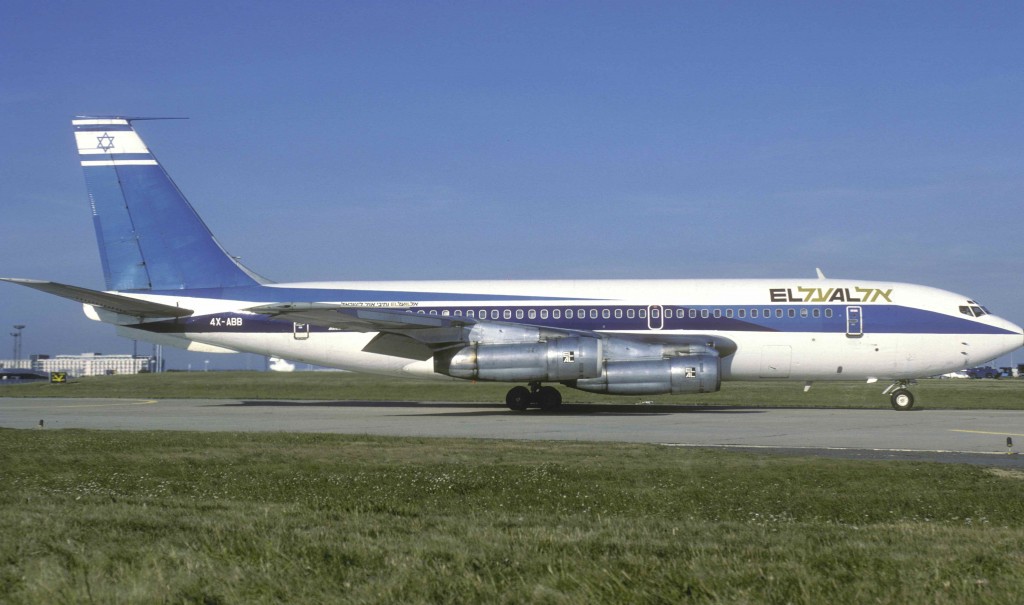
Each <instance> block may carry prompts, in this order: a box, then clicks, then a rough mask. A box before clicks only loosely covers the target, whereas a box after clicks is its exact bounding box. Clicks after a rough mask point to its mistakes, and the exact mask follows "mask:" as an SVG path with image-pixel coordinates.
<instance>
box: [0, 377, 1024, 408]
mask: <svg viewBox="0 0 1024 605" xmlns="http://www.w3.org/2000/svg"><path fill="white" fill-rule="evenodd" d="M509 386H510V385H507V384H495V383H471V382H462V381H430V380H415V379H400V378H386V377H379V376H369V375H365V374H352V373H347V372H296V373H291V374H281V373H275V372H191V373H165V374H140V375H137V376H101V377H94V378H82V379H79V380H76V381H73V382H72V383H70V384H56V385H51V384H25V385H6V386H3V387H0V397H125V398H150V399H178V398H185V399H188V398H197V397H201V398H224V399H285V400H302V399H307V400H309V399H316V400H337V399H344V400H366V401H380V400H384V401H392V400H394V401H466V402H470V401H472V402H479V401H492V402H504V400H505V392H506V391H507V390H508V388H509ZM886 386H887V385H886V384H882V383H880V382H879V383H875V384H865V383H863V382H818V383H815V384H814V386H813V387H812V388H811V390H810V392H807V393H804V392H803V385H802V384H801V383H798V382H771V381H763V382H726V383H723V384H722V390H721V391H719V392H717V393H708V394H701V395H675V396H672V395H652V396H644V397H623V396H615V395H598V394H594V393H584V392H581V391H575V390H573V389H569V388H562V389H560V390H561V391H562V394H563V396H564V398H565V401H566V402H567V403H619V404H629V403H636V402H637V401H640V400H650V401H655V402H657V403H659V404H680V405H740V406H788V407H817V406H820V407H857V408H883V407H888V405H889V403H888V401H889V400H888V397H887V396H884V395H882V390H883V389H884V388H885V387H886ZM913 391H914V394H915V396H916V397H917V402H918V403H917V405H918V407H928V408H932V409H935V408H958V409H964V408H967V409H971V408H974V409H981V408H985V409H1024V380H1012V379H1006V380H922V381H920V384H918V385H917V386H915V387H913Z"/></svg>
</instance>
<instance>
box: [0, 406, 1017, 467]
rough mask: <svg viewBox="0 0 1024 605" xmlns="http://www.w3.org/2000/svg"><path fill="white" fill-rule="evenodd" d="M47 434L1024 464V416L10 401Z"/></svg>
mask: <svg viewBox="0 0 1024 605" xmlns="http://www.w3.org/2000/svg"><path fill="white" fill-rule="evenodd" d="M40 423H42V428H43V429H44V430H49V429H65V428H85V429H108V430H182V431H186V430H187V431H290V432H326V433H347V434H371V435H391V436H417V437H468V438H485V439H537V440H573V441H620V442H635V443H660V444H668V445H674V446H678V447H718V448H734V449H744V450H752V451H764V452H769V451H771V452H781V453H798V454H814V455H824V456H837V457H843V458H869V459H912V460H934V461H942V462H966V463H971V464H984V465H991V466H1003V467H1015V468H1016V467H1019V468H1024V456H1022V455H1018V454H1017V452H1020V451H1024V411H1016V410H929V409H926V408H925V409H919V410H913V411H909V412H896V411H893V410H890V409H821V408H816V409H793V408H753V407H718V406H707V407H705V406H669V405H583V404H574V405H566V406H563V409H561V410H559V411H556V412H541V411H539V410H536V411H535V410H530V411H527V412H523V413H516V412H511V411H509V410H508V409H506V408H505V406H504V405H500V404H495V403H445V402H410V401H270V400H250V401H240V400H222V399H161V400H152V399H150V400H143V399H135V400H128V399H58V398H55V399H19V398H0V427H7V428H21V429H29V428H39V427H40ZM1008 438H1009V439H1010V440H1012V442H1013V446H1012V447H1011V448H1007V439H1008ZM1008 452H1012V453H1009V454H1008Z"/></svg>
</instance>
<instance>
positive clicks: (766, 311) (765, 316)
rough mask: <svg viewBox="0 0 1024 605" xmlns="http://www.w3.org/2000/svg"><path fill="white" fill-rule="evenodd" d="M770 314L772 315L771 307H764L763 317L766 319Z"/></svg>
mask: <svg viewBox="0 0 1024 605" xmlns="http://www.w3.org/2000/svg"><path fill="white" fill-rule="evenodd" d="M771 316H772V310H771V309H764V318H765V319H768V318H769V317H771Z"/></svg>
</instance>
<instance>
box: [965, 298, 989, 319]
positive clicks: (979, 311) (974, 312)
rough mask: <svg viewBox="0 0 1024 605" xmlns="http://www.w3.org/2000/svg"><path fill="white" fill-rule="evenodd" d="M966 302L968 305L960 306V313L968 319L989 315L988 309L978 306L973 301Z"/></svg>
mask: <svg viewBox="0 0 1024 605" xmlns="http://www.w3.org/2000/svg"><path fill="white" fill-rule="evenodd" d="M967 302H968V304H966V305H962V306H961V307H960V312H961V313H963V314H964V315H967V316H968V317H981V316H983V315H989V314H990V313H989V310H988V309H986V308H985V307H983V306H981V305H979V304H978V303H976V302H974V301H973V300H969V301H967Z"/></svg>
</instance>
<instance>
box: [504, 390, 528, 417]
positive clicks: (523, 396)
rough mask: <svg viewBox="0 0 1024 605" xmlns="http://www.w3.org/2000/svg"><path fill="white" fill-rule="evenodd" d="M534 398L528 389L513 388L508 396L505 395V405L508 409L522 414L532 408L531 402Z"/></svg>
mask: <svg viewBox="0 0 1024 605" xmlns="http://www.w3.org/2000/svg"><path fill="white" fill-rule="evenodd" d="M531 399H532V396H531V394H530V389H528V388H526V387H512V388H511V389H509V392H508V394H507V395H505V405H507V406H508V409H510V410H514V411H516V412H522V411H523V410H525V409H526V408H528V407H530V400H531Z"/></svg>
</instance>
